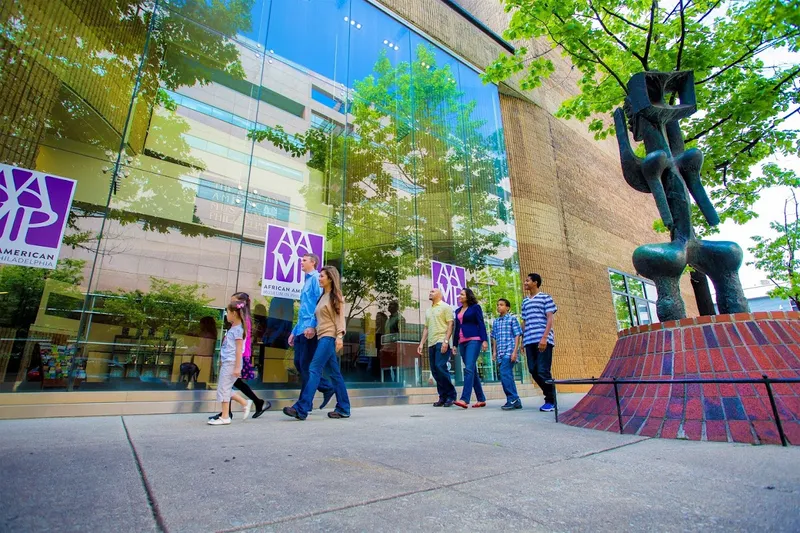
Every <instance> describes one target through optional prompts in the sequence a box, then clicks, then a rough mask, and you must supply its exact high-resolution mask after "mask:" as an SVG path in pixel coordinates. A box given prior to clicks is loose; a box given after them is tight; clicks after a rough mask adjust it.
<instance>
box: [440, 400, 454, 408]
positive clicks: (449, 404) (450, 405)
mask: <svg viewBox="0 0 800 533" xmlns="http://www.w3.org/2000/svg"><path fill="white" fill-rule="evenodd" d="M453 403H454V402H453V400H447V401H446V402H444V405H442V407H453Z"/></svg>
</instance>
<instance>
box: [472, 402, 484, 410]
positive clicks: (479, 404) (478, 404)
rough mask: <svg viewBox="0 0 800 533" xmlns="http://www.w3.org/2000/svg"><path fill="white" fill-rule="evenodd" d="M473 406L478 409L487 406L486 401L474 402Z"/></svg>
mask: <svg viewBox="0 0 800 533" xmlns="http://www.w3.org/2000/svg"><path fill="white" fill-rule="evenodd" d="M472 407H473V408H475V409H477V408H478V407H486V402H475V403H473V404H472Z"/></svg>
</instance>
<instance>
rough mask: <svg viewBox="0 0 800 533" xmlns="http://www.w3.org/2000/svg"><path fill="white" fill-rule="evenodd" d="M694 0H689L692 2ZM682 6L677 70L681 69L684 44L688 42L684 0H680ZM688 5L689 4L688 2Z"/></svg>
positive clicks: (676, 62)
mask: <svg viewBox="0 0 800 533" xmlns="http://www.w3.org/2000/svg"><path fill="white" fill-rule="evenodd" d="M691 1H692V0H689V3H691ZM679 3H680V6H681V38H680V45H679V46H678V59H677V60H676V61H675V70H676V71H677V70H680V69H681V59H682V58H683V46H684V45H685V44H686V9H685V7H684V5H683V0H679ZM687 5H688V4H687Z"/></svg>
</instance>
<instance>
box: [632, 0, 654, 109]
mask: <svg viewBox="0 0 800 533" xmlns="http://www.w3.org/2000/svg"><path fill="white" fill-rule="evenodd" d="M657 7H658V2H657V1H656V0H653V1H652V2H651V3H650V29H648V30H647V44H646V45H645V47H644V62H643V65H644V69H645V70H650V69H649V68H648V66H647V60H648V58H649V57H650V45H651V44H652V42H653V28H654V27H655V22H656V8H657ZM626 94H627V93H626Z"/></svg>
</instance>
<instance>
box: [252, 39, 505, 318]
mask: <svg viewBox="0 0 800 533" xmlns="http://www.w3.org/2000/svg"><path fill="white" fill-rule="evenodd" d="M428 65H431V66H432V67H435V66H436V57H435V54H434V52H433V50H432V49H431V48H428V47H426V46H424V45H420V46H419V47H418V48H417V51H416V59H415V60H414V61H413V63H411V64H409V63H408V62H401V63H398V64H397V65H392V63H391V62H390V60H389V59H388V57H387V56H386V55H385V54H383V55H381V57H380V58H379V59H378V61H377V62H376V64H375V66H374V68H373V74H372V75H370V76H367V77H366V78H364V79H363V80H359V81H356V82H354V84H353V90H352V98H351V102H350V106H349V116H350V122H349V124H348V129H347V131H346V132H341V131H338V130H337V129H335V128H334V129H332V131H331V132H330V133H326V132H324V131H323V130H321V129H313V128H312V129H310V130H308V131H307V132H306V133H305V134H300V135H294V136H291V137H290V136H289V135H288V134H287V133H285V132H284V130H283V129H282V128H280V127H275V128H268V129H258V130H254V131H251V132H250V136H251V137H252V138H254V139H256V141H258V142H261V141H265V140H266V141H269V142H270V143H272V144H274V145H275V146H277V147H280V148H282V149H284V150H286V151H288V152H289V153H290V154H292V155H293V156H294V157H303V156H308V157H309V161H308V165H309V166H310V167H311V168H314V169H316V170H319V171H321V172H323V173H324V175H325V179H324V180H323V182H324V183H322V184H314V185H311V186H308V187H306V188H305V191H304V193H305V195H306V198H307V199H308V200H315V201H316V202H319V201H320V199H322V201H324V202H325V203H327V204H329V205H332V206H333V207H334V208H335V209H336V211H338V212H337V213H336V218H337V219H339V220H342V219H343V220H344V225H343V231H344V234H343V235H342V234H341V233H340V232H341V231H342V230H341V229H339V227H338V226H339V225H340V223H339V222H332V224H331V225H330V226H332V228H329V230H328V232H329V239H330V238H331V235H330V234H331V233H333V234H334V236H335V237H336V238H338V239H339V241H340V242H342V243H343V246H344V251H345V253H344V255H345V258H344V269H343V277H344V281H343V285H344V288H345V291H346V297H347V298H348V301H350V302H356V308H357V310H356V311H355V313H356V315H358V314H360V313H363V311H364V310H365V309H366V307H368V306H369V305H370V304H371V303H373V302H383V301H384V300H385V301H387V302H388V301H389V300H391V299H399V300H400V302H401V305H404V304H406V303H407V301H408V300H406V298H404V297H403V294H401V293H403V289H402V288H401V285H402V280H404V279H406V278H408V277H410V276H413V275H415V274H416V272H417V269H418V268H423V269H424V268H425V265H426V264H427V262H428V261H429V260H430V259H431V258H433V257H435V258H436V259H438V260H444V261H447V262H451V263H456V264H459V265H465V266H467V267H468V268H469V269H471V270H478V269H480V268H482V267H483V266H485V264H486V258H487V257H490V256H492V255H493V254H495V253H496V252H497V250H498V248H499V246H500V245H501V244H503V243H504V241H505V239H506V236H505V234H504V233H503V232H502V231H499V230H497V229H496V227H495V226H497V219H496V214H497V212H498V198H497V197H496V196H494V194H493V193H494V192H495V190H494V184H495V183H496V179H495V176H494V169H495V168H496V165H495V162H496V160H497V158H498V157H502V155H501V154H499V153H498V152H497V150H496V149H495V146H494V142H493V140H492V139H491V138H489V137H486V136H484V135H483V134H482V133H481V128H482V127H483V126H484V125H485V123H484V122H483V121H481V120H477V119H475V118H473V117H472V115H473V112H474V110H475V108H476V105H477V104H476V102H475V101H465V100H464V96H463V94H462V93H461V92H460V90H459V89H458V86H457V84H456V83H455V77H454V74H453V73H452V72H451V70H450V67H449V66H444V67H442V68H428ZM343 169H344V171H345V173H346V175H345V183H346V185H345V188H344V191H343V185H342V178H341V175H342V170H343ZM490 191H491V193H492V194H490ZM342 217H343V218H342ZM412 257H414V259H410V258H412ZM395 291H396V292H395ZM348 293H349V294H348ZM362 304H363V305H362Z"/></svg>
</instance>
